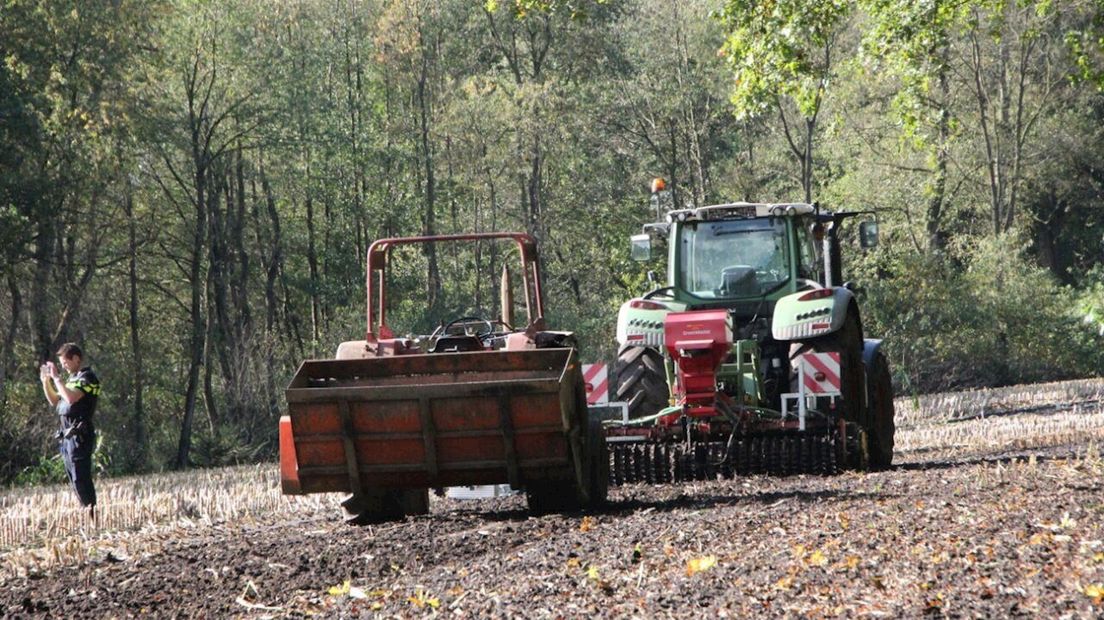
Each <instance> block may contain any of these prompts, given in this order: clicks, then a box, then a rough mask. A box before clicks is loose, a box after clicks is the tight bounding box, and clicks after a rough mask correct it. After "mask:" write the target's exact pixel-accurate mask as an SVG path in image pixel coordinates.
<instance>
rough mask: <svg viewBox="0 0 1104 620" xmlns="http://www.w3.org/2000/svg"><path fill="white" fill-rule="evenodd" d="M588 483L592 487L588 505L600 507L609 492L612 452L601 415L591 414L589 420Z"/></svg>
mask: <svg viewBox="0 0 1104 620" xmlns="http://www.w3.org/2000/svg"><path fill="white" fill-rule="evenodd" d="M586 444H587V461H588V462H589V471H588V472H587V484H588V486H589V487H590V488H589V492H588V494H587V495H588V497H587V501H586V505H587V507H588V508H599V507H601V506H603V505H604V504H605V503H606V496H607V495H608V494H609V478H610V453H609V446H607V445H606V433H605V431H604V430H603V428H602V418H601V417H600V416H590V417H589V420H588V422H587V440H586Z"/></svg>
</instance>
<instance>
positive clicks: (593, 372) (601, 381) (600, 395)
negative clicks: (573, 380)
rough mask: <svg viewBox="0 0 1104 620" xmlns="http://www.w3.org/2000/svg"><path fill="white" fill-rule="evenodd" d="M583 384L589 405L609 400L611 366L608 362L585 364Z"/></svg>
mask: <svg viewBox="0 0 1104 620" xmlns="http://www.w3.org/2000/svg"><path fill="white" fill-rule="evenodd" d="M583 384H584V385H585V386H586V394H587V404H588V405H600V404H605V403H608V402H609V367H608V366H607V365H606V364H583Z"/></svg>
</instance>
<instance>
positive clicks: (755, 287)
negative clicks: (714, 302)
mask: <svg viewBox="0 0 1104 620" xmlns="http://www.w3.org/2000/svg"><path fill="white" fill-rule="evenodd" d="M789 261H790V257H789V249H788V244H787V240H786V223H785V222H784V221H783V220H781V219H779V218H770V219H766V218H763V219H748V220H729V221H719V222H691V223H687V224H686V225H685V228H684V229H683V232H682V235H681V240H680V245H679V261H678V263H679V274H678V276H679V282H678V284H679V285H680V286H681V287H682V288H683V289H685V290H687V291H689V292H690V293H692V294H693V295H695V296H697V297H700V298H703V299H720V298H731V297H759V296H762V295H765V294H767V293H770V292H772V291H774V290H777V289H779V288H781V287H782V286H783V285H784V284H785V283H786V282H787V281H788V280H789V268H788V266H789Z"/></svg>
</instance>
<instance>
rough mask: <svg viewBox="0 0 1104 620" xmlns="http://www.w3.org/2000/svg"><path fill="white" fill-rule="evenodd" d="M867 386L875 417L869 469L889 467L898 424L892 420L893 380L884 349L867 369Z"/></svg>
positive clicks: (868, 432) (869, 430)
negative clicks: (883, 352)
mask: <svg viewBox="0 0 1104 620" xmlns="http://www.w3.org/2000/svg"><path fill="white" fill-rule="evenodd" d="M867 387H868V390H869V395H868V398H867V402H868V404H869V410H870V414H871V416H872V417H873V420H872V423H871V426H870V427H869V428H868V429H867V436H868V438H869V439H868V445H869V447H870V469H873V470H882V469H889V467H890V466H891V465H893V434H894V432H895V431H896V423H895V422H894V420H893V417H894V411H893V379H892V377H891V375H890V373H889V362H888V361H887V360H886V358H885V355H882V353H881V351H879V352H878V353H876V354H875V355H874V359H873V360H872V362H871V364H870V368H868V369H867Z"/></svg>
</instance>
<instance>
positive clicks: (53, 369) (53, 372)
mask: <svg viewBox="0 0 1104 620" xmlns="http://www.w3.org/2000/svg"><path fill="white" fill-rule="evenodd" d="M46 371H47V372H48V373H49V374H50V378H51V379H57V378H59V377H60V375H58V370H57V366H54V363H53V362H46Z"/></svg>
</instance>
